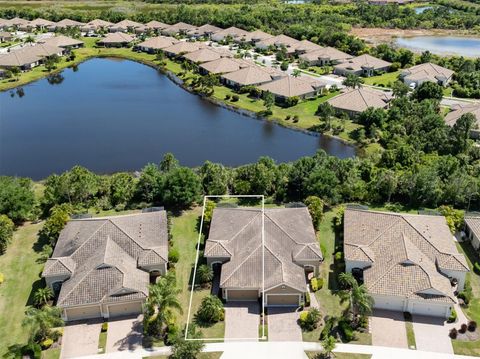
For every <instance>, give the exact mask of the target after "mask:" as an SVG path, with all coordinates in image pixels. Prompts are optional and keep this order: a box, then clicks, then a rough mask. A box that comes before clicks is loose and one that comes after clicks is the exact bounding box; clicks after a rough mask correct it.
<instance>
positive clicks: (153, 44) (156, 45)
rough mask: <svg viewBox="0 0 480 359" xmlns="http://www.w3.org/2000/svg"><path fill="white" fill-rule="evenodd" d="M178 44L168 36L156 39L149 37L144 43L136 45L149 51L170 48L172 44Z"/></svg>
mask: <svg viewBox="0 0 480 359" xmlns="http://www.w3.org/2000/svg"><path fill="white" fill-rule="evenodd" d="M177 42H179V41H178V40H177V39H175V38H174V37H169V36H156V37H151V38H149V39H147V40H145V41H144V42H141V43H140V44H138V46H140V47H146V48H150V49H156V50H160V49H164V48H166V47H169V46H172V45H173V44H176V43H177Z"/></svg>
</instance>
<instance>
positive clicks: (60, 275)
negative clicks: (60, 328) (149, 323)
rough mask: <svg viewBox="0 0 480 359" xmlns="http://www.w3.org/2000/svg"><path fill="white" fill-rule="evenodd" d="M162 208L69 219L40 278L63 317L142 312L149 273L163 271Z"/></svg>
mask: <svg viewBox="0 0 480 359" xmlns="http://www.w3.org/2000/svg"><path fill="white" fill-rule="evenodd" d="M167 260H168V233H167V215H166V212H165V211H158V212H150V213H140V214H132V215H125V216H114V217H104V218H91V219H78V220H71V221H69V222H68V223H67V225H66V227H65V228H64V229H63V230H62V232H61V233H60V237H59V238H58V241H57V245H56V246H55V250H54V252H53V255H52V257H51V258H50V259H48V260H47V263H46V264H45V268H44V270H43V273H42V277H43V278H45V281H46V283H47V286H48V287H49V288H51V289H52V290H53V291H54V293H55V294H56V295H58V299H57V306H58V307H60V308H61V309H62V310H63V314H62V316H63V318H64V319H65V320H67V321H72V320H83V319H89V318H100V317H103V318H112V317H118V316H123V315H129V314H140V313H142V306H143V303H144V302H145V299H146V298H147V297H148V285H149V283H150V276H153V277H156V276H158V275H163V274H165V273H166V271H167Z"/></svg>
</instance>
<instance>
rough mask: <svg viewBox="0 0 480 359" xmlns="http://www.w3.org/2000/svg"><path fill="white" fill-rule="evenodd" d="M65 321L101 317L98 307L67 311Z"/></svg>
mask: <svg viewBox="0 0 480 359" xmlns="http://www.w3.org/2000/svg"><path fill="white" fill-rule="evenodd" d="M66 311H67V320H83V319H91V318H99V317H101V316H102V313H101V312H100V306H93V307H80V308H70V309H67V310H66Z"/></svg>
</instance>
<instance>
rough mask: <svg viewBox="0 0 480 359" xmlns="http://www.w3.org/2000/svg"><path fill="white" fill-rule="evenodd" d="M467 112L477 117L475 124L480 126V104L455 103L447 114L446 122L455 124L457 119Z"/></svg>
mask: <svg viewBox="0 0 480 359" xmlns="http://www.w3.org/2000/svg"><path fill="white" fill-rule="evenodd" d="M467 113H471V114H473V115H474V116H475V118H476V123H475V125H476V126H477V128H480V104H455V105H453V106H452V107H451V111H450V112H449V113H447V115H446V116H445V123H446V124H447V125H449V126H453V125H454V124H455V123H456V122H457V120H458V119H459V118H460V117H462V115H465V114H467Z"/></svg>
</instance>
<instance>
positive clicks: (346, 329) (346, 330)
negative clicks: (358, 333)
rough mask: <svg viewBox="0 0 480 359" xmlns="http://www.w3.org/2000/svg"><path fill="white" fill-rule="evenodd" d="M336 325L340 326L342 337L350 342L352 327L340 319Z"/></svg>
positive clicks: (352, 337)
mask: <svg viewBox="0 0 480 359" xmlns="http://www.w3.org/2000/svg"><path fill="white" fill-rule="evenodd" d="M338 326H339V327H340V330H341V332H342V334H343V337H344V338H345V340H346V341H347V342H350V341H352V340H353V339H354V333H353V329H352V327H351V326H350V324H349V323H348V322H347V321H346V320H341V321H340V323H338Z"/></svg>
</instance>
